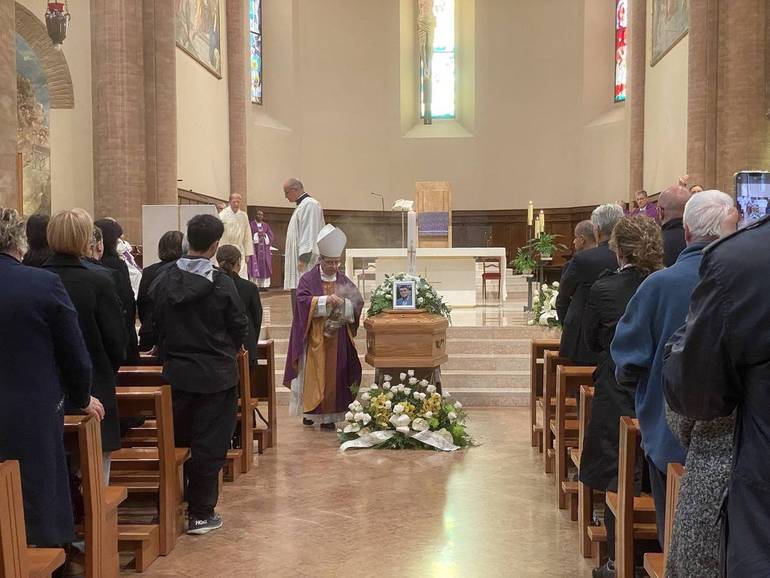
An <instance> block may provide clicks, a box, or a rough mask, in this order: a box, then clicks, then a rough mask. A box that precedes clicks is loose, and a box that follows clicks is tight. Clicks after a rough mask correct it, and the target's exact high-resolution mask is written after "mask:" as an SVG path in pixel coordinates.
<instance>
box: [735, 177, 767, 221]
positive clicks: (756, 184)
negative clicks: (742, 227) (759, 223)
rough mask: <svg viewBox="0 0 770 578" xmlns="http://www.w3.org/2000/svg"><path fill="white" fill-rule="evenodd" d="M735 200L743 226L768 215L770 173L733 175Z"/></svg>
mask: <svg viewBox="0 0 770 578" xmlns="http://www.w3.org/2000/svg"><path fill="white" fill-rule="evenodd" d="M735 200H736V201H737V203H738V210H739V211H740V212H741V220H742V221H743V223H744V224H748V223H751V222H753V221H756V220H757V219H761V218H762V217H764V216H765V215H766V214H768V213H770V206H768V205H770V173H768V172H767V171H741V172H739V173H735Z"/></svg>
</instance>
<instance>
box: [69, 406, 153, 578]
mask: <svg viewBox="0 0 770 578" xmlns="http://www.w3.org/2000/svg"><path fill="white" fill-rule="evenodd" d="M64 443H65V445H66V446H67V448H68V449H69V451H70V453H71V455H73V456H74V455H76V456H78V462H79V464H80V484H81V493H82V497H83V514H84V516H83V536H84V538H85V544H86V552H85V566H86V577H87V578H90V577H93V578H117V577H118V576H120V561H119V559H118V506H119V505H120V504H121V503H122V502H123V501H124V500H125V499H126V497H127V495H128V493H127V491H126V488H125V487H122V486H109V487H107V486H105V483H104V474H103V467H102V439H101V431H100V429H99V423H98V422H97V421H96V420H95V419H94V418H92V417H90V416H82V415H68V416H65V417H64ZM155 538H156V547H157V526H156V531H155ZM156 557H157V553H156Z"/></svg>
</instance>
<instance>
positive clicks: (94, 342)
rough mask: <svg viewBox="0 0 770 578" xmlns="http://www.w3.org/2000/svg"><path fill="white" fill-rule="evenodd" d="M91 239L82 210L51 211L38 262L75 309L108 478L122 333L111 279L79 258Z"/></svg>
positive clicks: (116, 427) (116, 441)
mask: <svg viewBox="0 0 770 578" xmlns="http://www.w3.org/2000/svg"><path fill="white" fill-rule="evenodd" d="M92 238H93V221H92V220H91V215H89V214H88V213H87V212H86V211H84V210H83V209H71V210H68V211H60V212H59V213H56V214H55V215H54V216H53V217H52V218H51V222H50V223H49V224H48V245H49V247H50V248H51V251H52V252H53V255H52V256H51V257H50V258H49V259H48V260H47V261H46V262H45V264H44V265H43V267H44V268H45V269H46V270H48V271H52V272H53V273H56V274H57V275H58V276H59V277H60V278H61V280H62V283H63V284H64V288H65V289H66V290H67V293H68V294H69V296H70V299H71V300H72V303H73V304H74V306H75V309H76V311H77V313H78V323H79V325H80V331H81V332H82V334H83V338H84V340H85V343H86V348H87V349H88V354H89V356H90V358H91V366H92V367H93V371H92V377H91V393H92V394H93V395H94V397H96V398H97V399H98V400H99V401H100V402H101V403H102V405H103V406H104V411H105V414H104V419H103V420H102V423H101V432H102V452H103V453H104V456H103V462H104V471H105V480H107V479H109V463H110V453H111V452H113V451H115V450H118V449H120V447H121V444H120V423H119V419H118V404H117V397H116V395H115V388H116V387H117V382H118V379H117V370H118V368H119V367H120V364H121V363H123V360H124V358H125V354H126V333H125V331H124V327H123V317H122V308H121V304H120V300H119V299H118V295H117V293H116V291H115V286H114V284H113V282H112V280H111V279H110V277H109V276H107V275H104V274H100V273H98V272H96V271H93V270H90V269H89V268H88V267H86V265H85V264H83V263H82V262H81V259H82V258H83V257H85V256H86V255H88V253H89V252H90V250H91V240H92ZM67 409H77V408H70V407H68V408H67Z"/></svg>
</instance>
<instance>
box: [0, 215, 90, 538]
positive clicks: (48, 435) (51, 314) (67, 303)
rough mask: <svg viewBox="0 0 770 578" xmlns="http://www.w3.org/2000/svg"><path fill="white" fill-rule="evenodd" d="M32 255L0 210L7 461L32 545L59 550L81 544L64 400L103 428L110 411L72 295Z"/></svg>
mask: <svg viewBox="0 0 770 578" xmlns="http://www.w3.org/2000/svg"><path fill="white" fill-rule="evenodd" d="M25 251H26V238H25V234H24V222H23V221H22V220H21V218H20V217H19V214H18V213H17V212H16V210H14V209H4V208H0V278H1V279H2V283H0V343H2V347H0V367H1V368H2V371H0V398H2V403H0V461H3V460H18V461H19V466H20V469H21V486H22V494H23V498H24V522H25V526H26V530H27V542H28V543H29V544H31V545H35V546H40V547H54V546H60V545H62V544H69V543H70V542H72V541H73V540H74V538H75V526H74V520H73V515H72V500H71V497H70V486H69V474H68V471H67V462H66V457H65V453H64V410H63V403H62V400H63V399H64V400H66V402H67V404H68V405H70V406H73V407H77V408H83V410H82V411H84V412H85V413H88V414H90V415H93V416H94V417H95V418H96V419H97V420H99V419H101V418H102V416H103V415H104V408H103V407H102V405H101V403H100V402H99V400H98V399H96V398H94V397H91V395H90V390H91V360H90V358H89V355H88V350H87V349H86V344H85V342H84V340H83V334H82V333H81V331H80V326H79V324H78V313H77V311H76V310H75V307H74V305H73V304H72V300H71V299H70V297H69V295H68V294H67V290H66V289H65V288H64V285H63V284H62V281H61V279H60V278H59V276H58V275H56V274H54V273H52V272H51V271H46V270H43V269H38V268H33V267H25V266H23V265H22V264H21V260H22V258H23V256H24V253H25Z"/></svg>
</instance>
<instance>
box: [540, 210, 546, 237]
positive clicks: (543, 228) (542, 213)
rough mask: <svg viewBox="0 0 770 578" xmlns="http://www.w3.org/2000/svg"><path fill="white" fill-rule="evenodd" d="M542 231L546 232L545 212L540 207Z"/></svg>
mask: <svg viewBox="0 0 770 578" xmlns="http://www.w3.org/2000/svg"><path fill="white" fill-rule="evenodd" d="M540 232H541V233H545V212H544V211H543V209H540Z"/></svg>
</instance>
